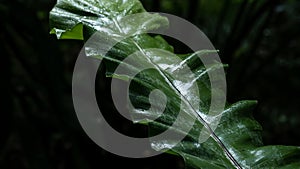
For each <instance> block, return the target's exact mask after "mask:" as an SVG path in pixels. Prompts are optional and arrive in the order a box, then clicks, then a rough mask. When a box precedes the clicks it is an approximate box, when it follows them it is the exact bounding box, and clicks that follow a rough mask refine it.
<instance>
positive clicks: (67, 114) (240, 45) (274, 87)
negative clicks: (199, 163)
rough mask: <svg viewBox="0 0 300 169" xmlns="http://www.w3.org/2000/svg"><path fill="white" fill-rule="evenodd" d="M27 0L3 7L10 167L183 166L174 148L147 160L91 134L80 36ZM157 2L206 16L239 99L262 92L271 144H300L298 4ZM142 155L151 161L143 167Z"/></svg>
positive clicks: (4, 152) (4, 158)
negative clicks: (109, 149)
mask: <svg viewBox="0 0 300 169" xmlns="http://www.w3.org/2000/svg"><path fill="white" fill-rule="evenodd" d="M26 3H28V4H27V5H26V4H24V3H23V2H6V3H1V6H0V7H1V8H0V9H1V17H3V21H4V22H3V26H2V27H1V29H4V30H3V31H1V32H4V33H1V41H3V44H4V45H3V46H4V54H3V56H4V57H3V59H4V61H3V62H1V63H2V64H3V66H1V68H3V69H4V70H3V71H1V73H3V77H5V78H4V80H6V79H9V81H7V82H8V84H7V83H3V84H4V88H3V97H4V98H6V99H5V103H4V104H3V105H4V110H5V112H6V113H4V117H3V118H1V119H3V122H2V123H1V124H2V125H3V127H2V129H3V130H4V132H3V136H4V137H2V138H5V139H3V141H2V140H1V146H2V147H1V154H0V155H1V156H0V157H1V159H0V160H1V165H4V167H3V168H96V167H99V168H100V167H101V166H102V165H103V163H107V164H108V165H110V166H112V167H114V165H116V164H115V163H116V161H120V162H124V163H125V164H124V167H126V166H128V167H131V168H143V167H145V168H149V167H150V168H175V167H177V168H180V166H181V165H182V164H181V163H178V162H177V161H175V159H172V158H175V157H170V156H167V155H162V156H159V157H156V158H150V159H143V160H134V159H124V158H120V157H114V156H112V155H110V154H109V153H106V152H103V151H101V150H100V149H99V148H98V147H97V146H95V145H94V144H93V143H92V142H91V141H90V140H89V139H88V138H86V137H84V133H83V131H82V130H81V129H80V127H79V125H78V123H77V119H76V117H75V113H74V112H73V109H72V103H71V95H70V91H71V89H70V76H71V73H72V67H73V64H74V60H75V58H76V57H77V52H78V46H79V45H78V44H74V42H73V44H71V46H66V45H65V44H66V43H68V44H70V43H71V42H70V41H68V42H63V43H62V42H55V41H54V38H53V39H51V38H49V36H48V35H47V34H48V28H47V20H48V16H47V12H48V11H49V10H50V8H51V7H50V6H48V5H49V4H47V3H44V2H40V3H37V2H31V1H29V2H26ZM147 3H149V5H146V8H149V9H148V10H151V9H152V8H153V9H154V11H163V12H171V13H173V14H178V15H179V16H183V17H186V18H187V19H189V20H191V21H192V22H193V23H197V24H198V25H199V26H200V28H202V29H203V30H204V31H205V33H206V34H207V35H208V36H209V37H210V38H211V39H212V41H213V43H214V44H215V45H216V47H217V48H218V49H220V50H221V57H222V59H223V61H224V62H225V63H229V65H230V67H229V70H228V76H229V84H228V86H229V94H228V96H229V99H230V102H234V101H237V100H240V99H256V100H259V103H260V104H259V105H258V110H257V111H255V116H257V118H258V119H259V121H260V122H261V124H262V125H263V127H264V128H265V130H264V133H265V135H264V138H265V140H266V142H267V143H271V144H278V143H281V144H286V145H296V146H297V145H298V146H299V144H298V142H297V141H298V138H297V136H298V137H299V132H298V127H299V111H298V110H299V109H298V108H299V104H298V102H299V99H298V96H297V95H298V93H299V89H298V86H299V78H298V77H297V72H299V71H297V70H298V69H299V59H298V56H299V53H300V52H299V49H298V45H299V44H300V43H299V33H298V27H299V15H298V14H297V11H299V3H298V2H295V1H287V2H285V3H283V2H281V1H251V2H250V1H249V2H247V1H241V2H240V1H199V5H196V4H195V3H187V2H182V1H178V2H177V1H175V3H174V1H172V3H171V0H170V1H166V0H164V1H162V2H161V3H156V4H151V3H150V2H145V4H147ZM198 6H199V7H198ZM15 11H16V12H19V15H17V14H15ZM29 11H31V12H29ZM25 15H28V17H26V16H25ZM21 16H24V17H21ZM1 19H2V18H1ZM15 21H17V22H15ZM49 39H50V40H49ZM57 44H58V45H59V46H58V45H57ZM76 46H77V47H76ZM174 47H175V51H176V50H178V51H177V52H182V53H183V52H186V51H185V50H183V49H181V48H180V44H176V43H174ZM74 49H75V50H74ZM7 56H9V57H7ZM102 78H103V77H101V72H100V77H99V82H100V83H99V86H100V87H99V98H100V99H101V98H109V96H107V93H105V94H103V93H101V91H102V92H103V91H104V89H105V87H107V86H108V84H109V81H108V80H107V83H105V84H103V83H102V80H103V79H102ZM106 100H107V99H106ZM109 103H110V101H109V100H107V103H103V104H102V105H100V107H101V106H102V107H103V108H104V109H107V110H111V108H110V107H112V106H111V104H109ZM243 112H245V111H243ZM107 118H108V119H109V121H111V122H112V123H114V125H115V127H116V128H118V129H120V131H123V132H125V133H128V131H130V132H132V131H140V132H139V133H140V134H136V133H135V132H132V133H129V135H130V134H131V135H141V136H142V135H143V134H142V133H145V131H143V128H142V127H136V126H133V125H130V124H128V123H126V121H124V120H121V118H116V117H114V118H113V117H111V114H109V115H108V116H107ZM116 119H118V120H117V121H116ZM2 142H3V143H2ZM274 154H276V153H274ZM298 158H299V157H298ZM288 159H289V158H288ZM290 160H293V159H290ZM110 161H112V162H114V163H111V162H110ZM155 161H157V163H156V164H155ZM142 162H144V163H146V164H145V165H147V164H148V165H149V166H145V165H139V163H142ZM287 162H290V161H287ZM132 164H136V166H132ZM125 165H126V166H125ZM274 165H275V164H274ZM1 168H2V166H1ZM181 168H182V166H181Z"/></svg>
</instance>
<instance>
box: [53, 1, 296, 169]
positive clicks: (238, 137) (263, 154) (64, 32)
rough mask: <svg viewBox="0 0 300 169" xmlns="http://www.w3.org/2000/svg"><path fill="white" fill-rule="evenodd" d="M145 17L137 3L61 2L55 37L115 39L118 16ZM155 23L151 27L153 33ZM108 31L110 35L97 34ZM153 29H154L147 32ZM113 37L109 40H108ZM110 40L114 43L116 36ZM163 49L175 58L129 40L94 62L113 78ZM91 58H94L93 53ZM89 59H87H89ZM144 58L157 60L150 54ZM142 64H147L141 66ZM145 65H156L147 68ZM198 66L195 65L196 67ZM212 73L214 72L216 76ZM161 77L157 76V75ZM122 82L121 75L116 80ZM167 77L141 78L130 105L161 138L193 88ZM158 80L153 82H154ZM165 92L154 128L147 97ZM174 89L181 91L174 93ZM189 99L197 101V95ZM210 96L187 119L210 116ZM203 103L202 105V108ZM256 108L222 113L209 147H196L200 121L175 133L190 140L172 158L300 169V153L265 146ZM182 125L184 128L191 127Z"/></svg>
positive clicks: (152, 43)
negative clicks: (130, 58) (101, 62)
mask: <svg viewBox="0 0 300 169" xmlns="http://www.w3.org/2000/svg"><path fill="white" fill-rule="evenodd" d="M140 12H145V10H144V8H143V7H142V5H141V3H140V2H139V1H137V0H128V1H122V0H113V1H111V0H101V1H94V0H85V1H83V0H59V1H58V3H57V5H56V6H55V7H54V9H53V10H52V11H51V13H50V21H51V28H52V31H51V33H54V34H56V35H57V37H58V38H59V39H80V40H87V39H88V38H89V36H90V35H91V34H92V33H93V32H95V31H100V32H101V31H103V30H104V31H107V29H109V31H111V32H113V33H114V35H115V34H118V33H120V32H117V31H116V30H115V29H112V26H111V24H113V22H112V21H111V19H112V18H114V17H116V16H126V15H129V14H134V13H140ZM149 20H150V21H151V20H152V21H161V23H164V22H166V20H165V18H163V17H160V16H158V15H150V14H149V15H148V18H147V19H146V20H140V21H138V22H136V23H135V25H127V26H128V27H126V29H132V30H134V31H136V32H139V29H141V28H140V27H139V25H141V24H142V23H143V22H146V21H149ZM152 24H153V23H152V22H149V23H148V25H145V26H148V27H150V26H151V25H152ZM99 28H107V29H99ZM149 29H151V28H149ZM107 35H108V36H109V34H107ZM109 38H112V39H113V38H114V37H113V36H112V35H111V37H109ZM150 47H151V48H159V49H164V50H168V51H169V52H173V48H172V47H171V46H169V44H168V43H167V42H165V41H164V40H163V39H162V38H161V37H159V36H157V37H151V36H149V35H138V34H136V35H135V36H133V37H131V38H129V39H127V40H126V41H124V42H121V43H119V44H118V45H117V46H115V47H114V48H113V49H112V50H111V51H110V53H109V54H108V55H106V56H99V55H93V57H100V58H104V59H105V60H106V63H107V67H108V69H107V73H108V74H109V75H112V74H113V75H115V74H114V73H113V70H111V69H110V68H109V66H111V64H113V65H118V64H120V63H121V61H122V60H123V59H124V58H125V57H126V56H127V55H129V54H131V53H132V52H134V51H137V50H146V49H147V48H150ZM92 53H93V52H92ZM88 55H89V53H88ZM155 56H156V57H159V59H160V60H161V62H162V63H165V64H168V65H170V66H174V65H172V63H169V62H168V55H165V54H163V53H161V55H157V54H156V55H155ZM188 56H191V55H183V56H182V55H181V56H180V57H182V59H183V60H184V61H185V62H187V63H188V62H190V60H191V58H192V57H188ZM145 57H149V58H150V60H151V57H153V56H152V55H151V53H150V54H148V55H145ZM192 59H193V58H192ZM137 61H140V62H142V61H143V60H137ZM198 62H199V63H196V66H194V68H193V70H192V71H193V72H194V73H195V74H196V78H197V81H196V82H195V84H197V85H198V86H199V88H200V92H202V93H210V92H211V91H210V87H209V86H208V85H207V84H208V83H209V81H208V78H207V74H203V73H200V74H198V75H197V72H204V71H205V68H204V67H203V65H202V64H201V62H200V61H198ZM142 64H153V63H151V62H145V63H142ZM193 64H195V63H193ZM212 71H213V70H212ZM157 72H158V73H157ZM115 76H120V75H115ZM165 77H168V79H172V77H169V72H168V70H167V69H165V68H164V67H162V66H159V65H158V67H157V70H156V71H155V72H153V71H146V72H142V73H141V74H140V75H139V76H137V77H135V78H134V79H133V80H134V82H135V84H133V85H139V86H140V87H143V88H145V89H146V90H145V91H139V90H132V91H131V99H132V101H133V104H134V105H136V106H137V107H139V108H138V111H134V110H132V113H133V115H137V116H139V117H140V112H141V111H142V112H143V113H142V114H143V115H144V117H143V118H142V119H138V118H137V119H135V121H136V122H143V123H144V124H145V123H146V124H147V125H149V129H150V133H152V134H153V133H159V132H162V131H164V130H166V129H170V127H171V125H172V122H174V121H175V119H176V115H177V113H178V110H179V109H180V102H183V101H186V102H190V100H182V98H181V96H182V95H183V94H182V91H183V90H189V89H190V88H183V89H181V88H180V87H178V86H176V85H174V84H173V83H172V80H171V81H168V80H166V78H165ZM154 79H155V80H154ZM156 88H158V89H160V90H162V91H163V92H164V93H165V94H166V95H167V97H168V105H167V108H166V110H165V112H164V114H163V115H162V116H161V117H160V118H159V119H157V120H156V121H154V122H148V121H147V118H149V117H152V116H155V115H156V114H155V112H152V111H148V110H147V106H143V105H147V104H149V101H148V100H147V97H146V96H147V94H149V91H151V90H152V89H156ZM174 88H176V89H177V90H174ZM189 94H191V95H193V92H190V93H189ZM209 100H210V98H209V95H205V96H204V97H202V98H201V101H202V104H201V103H199V104H200V105H201V106H200V107H201V109H200V110H199V112H201V113H199V112H194V110H193V109H192V108H188V109H186V110H185V112H184V113H185V114H186V116H187V117H189V118H196V117H197V116H203V115H205V114H207V109H208V107H209V104H208V101H209ZM203 103H204V104H203ZM254 106H255V102H253V101H242V102H238V103H235V104H232V105H228V106H227V107H226V109H225V111H224V112H223V116H222V119H221V122H220V124H219V126H218V128H217V129H216V131H215V132H214V133H211V134H212V135H213V136H212V137H211V138H209V139H208V140H207V141H206V142H205V143H201V144H199V143H198V138H199V134H200V130H201V129H202V128H203V125H204V124H203V122H202V121H201V120H199V121H197V122H196V123H195V124H194V127H193V128H192V130H191V131H190V132H189V133H185V132H184V131H182V130H181V128H180V127H179V128H172V127H171V130H174V132H178V134H186V135H187V137H186V138H185V139H184V140H183V141H182V142H181V143H180V144H178V145H176V146H175V147H173V148H172V149H171V150H170V151H169V152H170V153H175V154H179V155H181V156H182V157H183V158H184V160H185V162H186V167H187V168H257V169H259V168H297V167H299V166H300V162H299V161H300V160H299V158H300V148H299V147H291V146H263V143H262V139H261V126H260V125H259V124H258V122H257V121H255V120H254V118H253V117H252V113H251V112H252V109H253V107H254ZM189 118H187V119H185V120H187V121H182V124H184V123H188V119H189ZM151 145H152V147H153V148H154V149H156V150H158V151H163V150H165V149H166V148H168V147H171V146H172V145H173V144H172V140H161V141H155V142H152V144H151Z"/></svg>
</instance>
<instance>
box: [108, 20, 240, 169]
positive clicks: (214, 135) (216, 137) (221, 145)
mask: <svg viewBox="0 0 300 169" xmlns="http://www.w3.org/2000/svg"><path fill="white" fill-rule="evenodd" d="M112 20H113V23H114V24H115V26H116V27H117V28H118V29H119V31H120V32H121V33H123V34H124V33H125V32H124V31H123V30H122V28H121V27H120V25H119V24H118V21H117V20H116V19H114V18H112ZM130 40H131V41H132V43H133V44H134V45H135V46H136V47H137V48H138V49H139V50H140V51H141V53H142V54H143V55H144V56H145V58H146V59H147V60H148V61H149V62H150V63H151V64H152V65H153V66H154V67H155V68H156V69H157V70H158V72H159V74H160V75H161V76H162V77H163V78H164V79H165V80H166V82H167V83H168V84H169V85H170V87H171V88H172V89H173V90H174V91H175V92H177V94H179V95H180V96H181V97H182V98H183V101H184V102H185V103H186V104H187V105H188V106H189V108H190V109H191V110H192V111H193V112H194V113H195V114H196V118H197V119H198V120H199V121H200V123H201V124H202V125H203V126H204V127H205V128H206V129H208V131H209V132H210V134H211V137H212V138H213V140H214V141H215V142H216V143H217V144H218V145H219V146H220V147H221V148H222V150H223V151H224V152H225V155H226V157H227V159H229V161H230V162H231V163H232V164H233V165H235V167H236V168H237V169H242V167H241V166H240V164H239V163H238V162H237V160H236V159H235V158H234V157H233V155H232V154H231V153H230V151H229V150H228V149H227V148H226V146H225V144H224V143H223V142H222V140H221V139H220V138H219V137H218V136H217V135H216V133H215V132H214V131H213V130H212V128H211V127H210V125H209V124H208V123H207V122H206V121H205V120H204V119H203V118H202V117H201V116H200V115H199V114H198V113H197V111H196V110H195V109H194V107H193V106H192V105H191V103H190V102H189V101H188V100H187V98H186V97H185V96H184V95H183V94H181V92H180V90H179V89H177V88H176V86H175V85H174V84H173V83H172V81H171V80H170V79H169V78H168V76H167V75H166V74H165V73H164V72H163V71H162V70H161V68H160V67H159V66H158V65H157V64H156V63H154V62H153V61H152V60H151V59H150V57H149V56H147V54H146V52H145V51H144V49H143V48H142V47H141V46H140V45H139V44H138V43H137V42H135V41H134V40H133V39H132V38H130Z"/></svg>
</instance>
